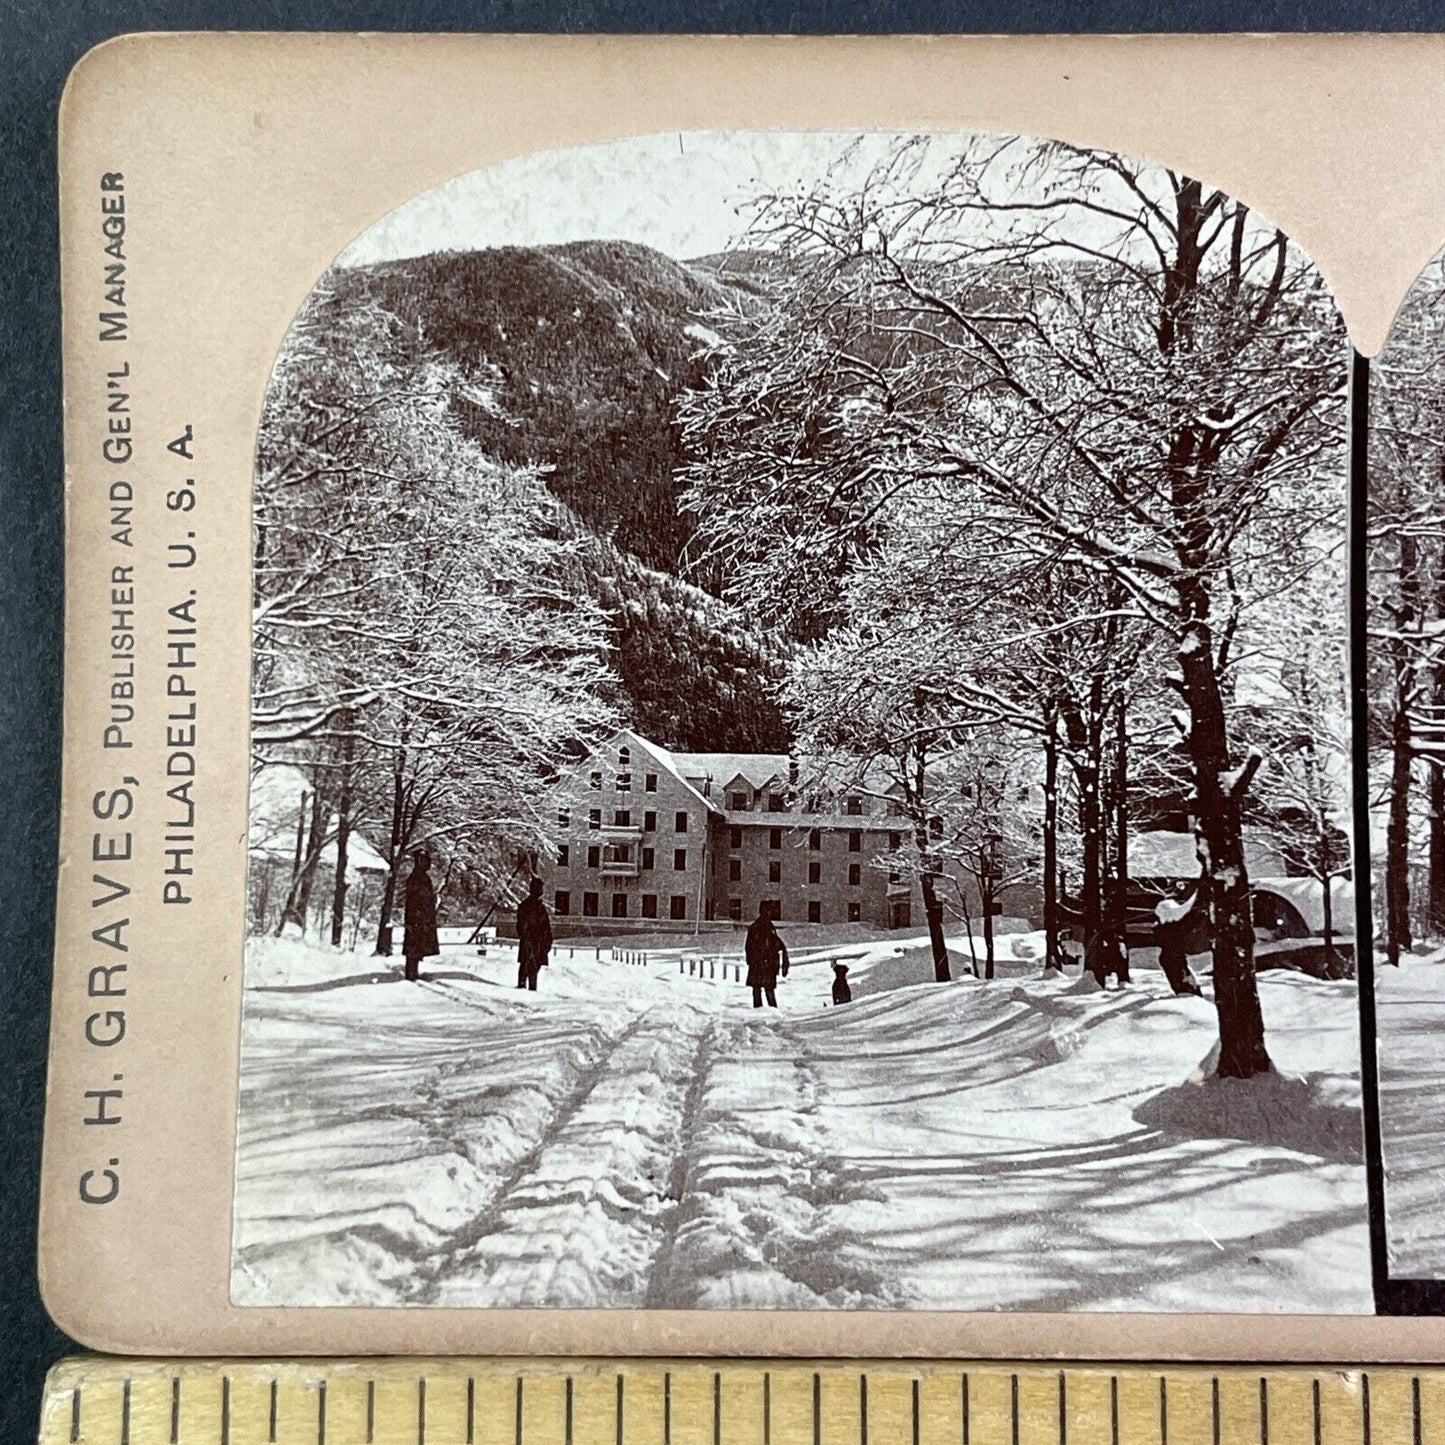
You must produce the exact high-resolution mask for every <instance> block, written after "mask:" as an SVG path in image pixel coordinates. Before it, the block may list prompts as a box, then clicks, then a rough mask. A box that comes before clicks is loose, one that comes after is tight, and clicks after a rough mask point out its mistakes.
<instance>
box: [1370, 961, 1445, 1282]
mask: <svg viewBox="0 0 1445 1445" xmlns="http://www.w3.org/2000/svg"><path fill="white" fill-rule="evenodd" d="M1375 1018H1376V1021H1377V1022H1376V1030H1377V1040H1378V1046H1379V1058H1380V1127H1381V1133H1382V1136H1383V1145H1384V1151H1383V1152H1384V1156H1385V1218H1386V1221H1387V1225H1386V1237H1387V1239H1388V1241H1389V1252H1390V1273H1391V1274H1392V1275H1394V1276H1396V1277H1397V1278H1400V1279H1439V1278H1440V1277H1441V1276H1442V1275H1445V952H1439V953H1435V954H1432V955H1430V956H1429V957H1426V958H1420V957H1416V956H1415V955H1412V954H1408V953H1407V954H1405V955H1404V956H1403V957H1402V958H1401V960H1400V967H1399V968H1390V967H1388V966H1387V965H1385V964H1383V963H1381V962H1377V963H1376V966H1375Z"/></svg>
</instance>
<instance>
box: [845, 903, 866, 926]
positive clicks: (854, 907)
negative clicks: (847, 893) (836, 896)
mask: <svg viewBox="0 0 1445 1445" xmlns="http://www.w3.org/2000/svg"><path fill="white" fill-rule="evenodd" d="M862 917H863V905H862V904H861V903H858V902H856V901H855V902H853V903H850V904H849V905H848V922H849V923H857V922H858V921H859V919H861V918H862Z"/></svg>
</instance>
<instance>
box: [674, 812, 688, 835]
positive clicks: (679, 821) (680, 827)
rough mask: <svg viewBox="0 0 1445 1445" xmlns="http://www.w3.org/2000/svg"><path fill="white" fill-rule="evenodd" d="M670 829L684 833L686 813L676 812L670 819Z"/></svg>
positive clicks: (685, 830)
mask: <svg viewBox="0 0 1445 1445" xmlns="http://www.w3.org/2000/svg"><path fill="white" fill-rule="evenodd" d="M672 831H673V832H674V833H686V832H687V814H686V813H678V814H677V816H676V817H675V818H673V820H672Z"/></svg>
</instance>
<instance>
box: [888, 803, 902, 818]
mask: <svg viewBox="0 0 1445 1445" xmlns="http://www.w3.org/2000/svg"><path fill="white" fill-rule="evenodd" d="M887 811H888V816H889V817H890V818H901V817H902V816H903V804H902V803H900V802H899V801H898V799H897V798H889V800H888V810H887Z"/></svg>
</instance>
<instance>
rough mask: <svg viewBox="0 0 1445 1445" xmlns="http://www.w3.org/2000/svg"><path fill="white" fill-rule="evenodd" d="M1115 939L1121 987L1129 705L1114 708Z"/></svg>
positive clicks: (1124, 979) (1125, 949) (1125, 968)
mask: <svg viewBox="0 0 1445 1445" xmlns="http://www.w3.org/2000/svg"><path fill="white" fill-rule="evenodd" d="M1114 909H1115V912H1114V935H1115V937H1116V938H1117V939H1118V942H1119V954H1118V958H1119V965H1118V970H1117V971H1118V974H1119V982H1120V983H1128V982H1129V703H1128V699H1127V698H1126V697H1125V696H1124V694H1123V692H1122V691H1121V692H1120V693H1119V695H1118V697H1117V699H1116V700H1115V704H1114Z"/></svg>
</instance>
